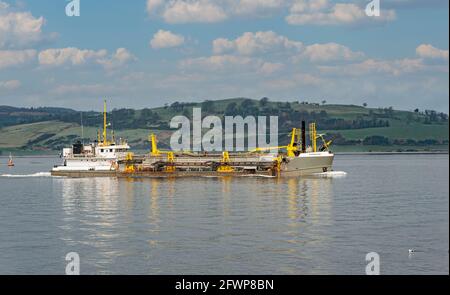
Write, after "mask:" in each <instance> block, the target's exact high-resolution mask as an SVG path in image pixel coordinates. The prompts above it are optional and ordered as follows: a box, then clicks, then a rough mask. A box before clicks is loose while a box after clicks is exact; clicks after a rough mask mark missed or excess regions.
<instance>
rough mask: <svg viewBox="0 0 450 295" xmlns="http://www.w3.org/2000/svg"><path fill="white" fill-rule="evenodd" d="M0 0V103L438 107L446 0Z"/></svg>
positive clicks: (444, 104)
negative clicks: (371, 7) (243, 100)
mask: <svg viewBox="0 0 450 295" xmlns="http://www.w3.org/2000/svg"><path fill="white" fill-rule="evenodd" d="M69 2H70V1H68V0H0V105H11V106H24V107H39V106H57V107H68V108H75V109H79V110H92V109H101V106H102V101H103V99H108V101H109V104H110V107H114V108H122V107H126V108H143V107H156V106H162V105H164V104H171V103H173V102H175V101H179V102H188V101H203V100H206V99H209V100H215V99H224V98H232V97H249V98H254V99H260V98H262V97H269V98H270V99H271V100H273V101H309V102H321V101H323V100H326V101H327V103H330V104H357V105H362V104H363V103H367V104H368V105H369V107H388V106H393V107H394V108H396V109H404V110H413V109H415V108H419V109H420V110H425V109H434V110H438V111H442V112H446V113H448V109H449V51H448V50H449V49H448V44H449V39H448V35H449V15H448V9H449V7H448V6H449V1H447V0H380V1H379V3H380V8H381V10H380V13H379V16H373V15H372V16H369V15H367V13H366V6H367V4H369V2H370V0H353V1H348V0H347V1H332V0H133V1H125V0H79V3H80V16H72V17H69V16H67V15H66V5H67V4H68V3H69Z"/></svg>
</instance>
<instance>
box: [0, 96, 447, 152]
mask: <svg viewBox="0 0 450 295" xmlns="http://www.w3.org/2000/svg"><path fill="white" fill-rule="evenodd" d="M194 107H201V108H202V115H203V117H204V116H207V115H216V116H219V117H221V118H223V117H224V116H237V115H241V116H247V115H253V116H278V121H279V133H280V137H279V142H281V143H284V142H286V141H287V140H288V135H287V134H288V133H289V131H290V130H291V128H293V127H299V126H300V122H301V121H302V120H305V121H308V122H317V124H318V128H319V132H320V133H323V134H326V138H328V139H333V140H334V146H333V149H334V150H335V151H423V150H430V151H436V150H445V151H447V150H448V133H449V124H448V115H447V114H444V113H438V112H434V111H430V110H425V111H419V110H415V111H413V112H410V111H398V110H394V109H392V108H378V109H374V108H368V107H364V106H356V105H331V104H325V103H323V104H317V103H307V102H275V101H270V100H268V99H261V100H251V99H245V98H234V99H227V100H219V101H204V102H201V103H178V102H176V103H173V104H171V105H165V106H163V107H158V108H153V109H148V108H146V109H141V110H133V109H114V110H113V111H111V112H110V113H108V117H109V122H111V124H112V127H113V129H114V131H115V136H116V138H117V139H118V138H125V139H127V140H128V142H129V143H130V145H131V146H132V147H134V148H137V149H148V135H149V133H150V132H155V133H157V134H158V138H159V140H160V145H161V146H163V147H168V142H169V138H170V135H171V133H172V132H173V131H174V130H171V129H170V128H169V122H170V120H171V119H172V118H173V117H174V116H176V115H184V116H187V117H189V118H191V117H192V109H193V108H194ZM81 117H82V118H83V126H84V128H83V132H84V139H83V140H84V141H89V140H95V139H96V137H97V130H98V129H99V128H100V127H101V123H102V113H100V112H95V111H90V112H83V113H82V114H81V113H80V112H78V111H75V110H70V109H64V108H34V109H33V108H30V109H27V108H14V107H9V106H0V132H1V136H0V152H1V151H3V152H4V151H11V150H13V151H15V152H17V153H29V152H35V153H53V152H54V151H59V150H60V149H61V148H62V147H65V146H68V145H70V144H72V143H73V142H74V141H76V140H80V139H81V126H80V121H81Z"/></svg>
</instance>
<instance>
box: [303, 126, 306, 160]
mask: <svg viewBox="0 0 450 295" xmlns="http://www.w3.org/2000/svg"><path fill="white" fill-rule="evenodd" d="M305 152H306V122H305V121H302V153H305Z"/></svg>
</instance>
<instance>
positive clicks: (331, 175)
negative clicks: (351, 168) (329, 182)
mask: <svg viewBox="0 0 450 295" xmlns="http://www.w3.org/2000/svg"><path fill="white" fill-rule="evenodd" d="M314 175H315V176H319V177H325V178H340V177H345V176H347V172H344V171H328V172H322V173H315V174H314Z"/></svg>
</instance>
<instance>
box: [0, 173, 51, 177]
mask: <svg viewBox="0 0 450 295" xmlns="http://www.w3.org/2000/svg"><path fill="white" fill-rule="evenodd" d="M0 177H5V178H6V177H7V178H29V177H52V175H51V173H50V172H37V173H33V174H1V175H0Z"/></svg>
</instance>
